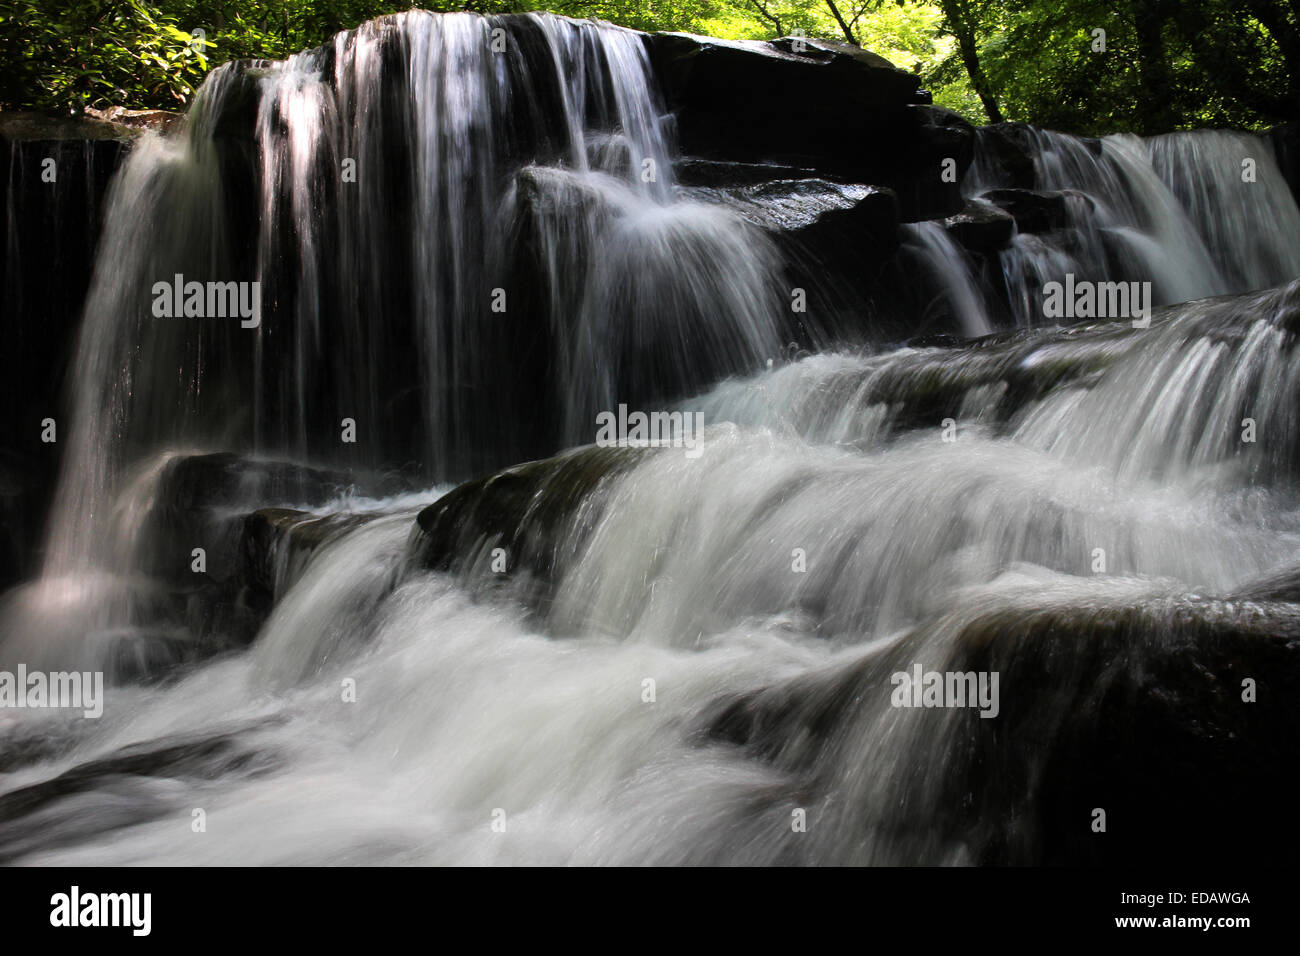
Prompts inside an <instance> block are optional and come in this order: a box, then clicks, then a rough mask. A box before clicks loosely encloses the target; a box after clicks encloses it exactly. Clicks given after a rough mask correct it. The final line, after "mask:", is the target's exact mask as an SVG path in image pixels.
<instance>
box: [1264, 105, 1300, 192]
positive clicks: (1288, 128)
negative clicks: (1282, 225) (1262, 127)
mask: <svg viewBox="0 0 1300 956" xmlns="http://www.w3.org/2000/svg"><path fill="white" fill-rule="evenodd" d="M1264 136H1265V138H1266V139H1267V140H1268V142H1269V143H1270V144H1271V145H1272V146H1273V153H1274V155H1275V156H1277V165H1278V168H1280V169H1281V170H1282V175H1283V176H1285V177H1286V181H1287V185H1288V186H1290V187H1291V195H1293V196H1295V198H1296V202H1297V203H1300V123H1283V124H1281V125H1280V126H1274V127H1273V128H1272V129H1270V130H1269V131H1268V132H1267V133H1265V134H1264Z"/></svg>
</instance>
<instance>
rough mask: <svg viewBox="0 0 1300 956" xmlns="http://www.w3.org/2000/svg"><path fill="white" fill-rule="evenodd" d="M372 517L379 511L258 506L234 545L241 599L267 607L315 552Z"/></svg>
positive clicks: (371, 519)
mask: <svg viewBox="0 0 1300 956" xmlns="http://www.w3.org/2000/svg"><path fill="white" fill-rule="evenodd" d="M377 517H379V514H378V513H366V514H349V513H346V512H340V513H337V514H325V515H316V514H312V513H310V512H306V511H298V510H296V509H292V508H261V509H259V510H257V511H254V512H253V513H252V514H250V515H247V516H246V517H245V518H244V519H243V529H242V532H241V534H240V545H239V560H240V572H239V577H240V584H241V585H242V587H243V589H244V592H243V595H242V598H243V600H244V601H245V602H246V603H248V604H249V606H251V607H255V608H259V609H262V610H265V611H269V610H270V608H271V606H272V605H273V604H274V602H275V600H276V599H277V598H278V597H279V596H280V595H282V594H283V593H284V591H285V590H286V589H287V588H288V587H289V586H290V585H291V584H292V583H293V582H294V581H295V580H296V579H297V577H298V574H299V573H300V572H301V571H302V569H303V567H305V566H306V564H307V562H308V561H309V560H310V559H311V557H312V555H314V554H315V553H316V551H318V550H319V549H320V548H321V547H322V546H323V545H325V544H327V543H328V542H330V541H333V540H334V539H336V538H338V537H339V536H340V535H343V534H346V533H347V532H349V531H351V530H352V529H354V528H357V527H360V526H361V525H363V524H368V523H369V522H371V521H373V520H374V519H375V518H377Z"/></svg>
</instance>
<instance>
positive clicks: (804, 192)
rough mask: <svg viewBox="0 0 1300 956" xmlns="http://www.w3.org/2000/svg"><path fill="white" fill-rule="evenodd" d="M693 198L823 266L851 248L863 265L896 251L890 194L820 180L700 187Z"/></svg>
mask: <svg viewBox="0 0 1300 956" xmlns="http://www.w3.org/2000/svg"><path fill="white" fill-rule="evenodd" d="M689 194H690V195H691V196H693V197H697V198H703V199H706V200H708V201H712V202H719V203H723V204H725V205H726V206H728V207H729V208H731V209H732V210H734V211H735V212H737V213H739V214H740V215H741V216H742V217H743V218H744V219H746V220H748V221H749V222H752V223H754V224H755V225H756V226H758V227H760V228H761V229H763V230H765V231H766V232H768V233H769V234H770V235H772V236H773V238H775V239H777V240H778V242H783V243H793V244H794V245H796V246H797V247H799V248H800V249H803V250H806V251H807V252H809V253H811V254H813V255H814V256H816V257H818V258H819V259H820V260H822V261H825V260H827V259H829V258H832V257H834V258H837V259H838V257H839V254H840V253H841V252H842V251H844V250H845V248H846V247H847V248H849V249H851V250H852V253H853V255H854V256H857V257H860V259H861V260H862V261H871V260H879V259H882V258H884V257H885V256H887V255H889V254H890V253H892V252H893V251H894V250H895V249H897V248H898V204H897V200H896V197H895V196H894V194H893V192H892V191H891V190H888V189H881V188H878V187H875V186H863V185H846V184H841V183H833V182H828V181H827V180H824V179H778V180H772V181H768V182H759V183H754V184H752V185H746V186H730V187H721V188H706V187H700V188H696V189H691V190H689Z"/></svg>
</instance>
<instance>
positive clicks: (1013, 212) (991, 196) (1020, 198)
mask: <svg viewBox="0 0 1300 956" xmlns="http://www.w3.org/2000/svg"><path fill="white" fill-rule="evenodd" d="M981 198H983V199H985V200H986V201H988V202H990V203H992V204H993V205H994V206H997V207H998V208H999V209H1001V210H1003V211H1004V212H1006V213H1008V214H1010V216H1011V218H1013V219H1014V220H1015V221H1016V228H1017V229H1019V230H1020V231H1021V232H1050V231H1051V230H1053V229H1063V228H1065V226H1066V225H1068V223H1069V216H1070V209H1069V205H1068V203H1067V201H1066V195H1065V193H1061V192H1039V191H1037V190H1033V189H991V190H989V191H988V192H986V193H984V195H983V196H982V197H981Z"/></svg>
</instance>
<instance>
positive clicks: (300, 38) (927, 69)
mask: <svg viewBox="0 0 1300 956" xmlns="http://www.w3.org/2000/svg"><path fill="white" fill-rule="evenodd" d="M414 6H420V7H423V8H425V9H430V10H434V11H441V12H447V11H451V10H472V11H476V12H479V13H518V12H525V11H530V10H549V11H552V12H555V13H560V14H565V15H567V16H573V17H595V18H598V19H603V20H608V21H610V22H613V23H618V24H622V25H624V26H629V27H633V28H637V29H643V30H684V31H688V32H692V33H703V34H708V35H712V36H719V37H724V38H733V39H742V38H747V39H763V38H772V37H776V36H779V35H792V34H796V33H800V32H801V33H803V34H804V35H806V36H808V37H812V38H821V39H831V40H839V41H849V42H853V43H857V44H859V45H861V46H863V47H864V48H866V49H870V50H873V51H874V52H876V53H879V54H881V55H882V56H884V57H886V58H887V59H889V60H891V61H892V62H893V63H895V64H896V65H897V66H899V67H900V68H901V69H905V70H910V71H913V72H915V73H916V74H917V76H918V80H919V82H920V83H921V84H922V85H924V86H926V87H927V88H929V89H930V90H931V91H932V92H933V94H934V98H935V102H936V103H939V104H940V105H943V106H946V107H948V108H949V109H952V110H955V111H956V112H958V113H961V114H963V115H964V116H966V117H967V118H968V119H971V120H972V121H974V122H985V121H987V120H988V119H989V118H991V117H997V116H1002V117H1005V118H1007V119H1014V120H1022V121H1026V122H1032V123H1035V124H1037V125H1040V126H1048V127H1053V128H1057V129H1063V130H1067V131H1075V132H1088V133H1107V132H1115V131H1125V130H1132V131H1137V132H1143V133H1150V132H1158V131H1161V130H1167V129H1177V128H1185V127H1191V126H1206V125H1221V126H1240V127H1247V128H1257V127H1261V126H1265V125H1269V124H1271V123H1274V122H1277V121H1279V120H1285V119H1295V118H1298V117H1300V21H1298V20H1297V17H1300V3H1297V2H1296V0H1056V2H1054V3H1052V4H1050V5H1049V4H1046V3H1043V2H1042V0H425V2H422V3H417V2H414V0H63V2H62V3H59V4H57V5H56V4H52V3H51V2H50V0H0V67H2V69H0V108H4V109H13V108H25V109H46V110H59V111H70V110H71V111H76V110H79V109H82V108H85V107H90V106H94V107H103V106H108V105H126V106H156V107H166V108H173V109H175V108H180V107H182V106H183V105H184V104H185V103H186V102H187V101H188V100H189V98H190V97H191V96H192V94H193V92H194V89H195V87H196V86H197V85H198V84H199V83H200V82H201V81H202V78H203V75H204V73H205V72H206V71H207V69H209V68H210V67H211V66H213V65H215V64H217V63H220V62H223V61H225V60H229V59H243V58H266V59H282V58H283V57H285V56H288V55H289V54H291V53H294V52H296V51H298V50H302V49H306V48H308V47H312V46H317V45H319V44H322V43H325V42H327V41H328V40H329V39H330V38H331V37H332V36H333V35H334V34H335V33H337V32H339V31H341V30H347V29H351V28H352V27H355V26H356V25H357V24H359V23H361V22H363V21H365V20H367V19H370V18H372V17H375V16H379V15H382V14H387V13H394V12H397V11H400V10H405V9H409V8H411V7H414ZM1098 28H1100V29H1104V30H1105V31H1106V50H1105V52H1098V51H1094V50H1093V48H1092V41H1093V36H1092V31H1093V30H1094V29H1098ZM199 30H202V31H203V34H204V35H205V37H206V41H202V40H197V39H196V38H195V36H194V34H195V33H196V32H197V31H199Z"/></svg>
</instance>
